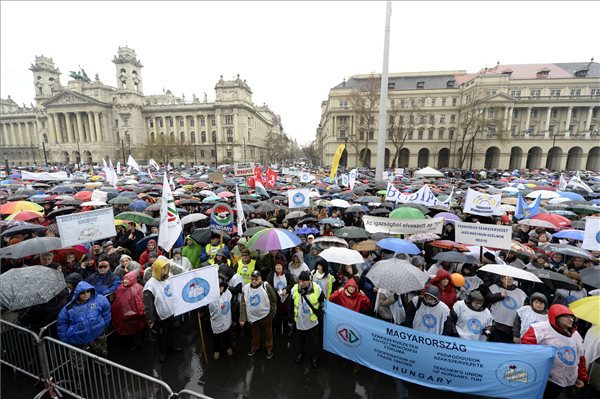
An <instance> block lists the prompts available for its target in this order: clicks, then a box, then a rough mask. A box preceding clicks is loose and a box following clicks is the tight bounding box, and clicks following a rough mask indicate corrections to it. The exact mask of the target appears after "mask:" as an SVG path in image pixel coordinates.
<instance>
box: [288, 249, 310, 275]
mask: <svg viewBox="0 0 600 399" xmlns="http://www.w3.org/2000/svg"><path fill="white" fill-rule="evenodd" d="M287 271H288V272H290V274H291V275H292V277H293V278H294V283H297V282H298V276H299V275H300V273H302V272H304V271H306V272H310V270H309V268H308V266H307V265H306V263H304V256H303V255H302V252H296V253H294V254H293V255H292V261H291V262H290V263H289V264H288V267H287Z"/></svg>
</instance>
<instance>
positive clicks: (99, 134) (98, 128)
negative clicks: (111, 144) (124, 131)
mask: <svg viewBox="0 0 600 399" xmlns="http://www.w3.org/2000/svg"><path fill="white" fill-rule="evenodd" d="M93 114H94V130H95V132H96V142H98V141H102V127H101V126H100V113H99V112H93Z"/></svg>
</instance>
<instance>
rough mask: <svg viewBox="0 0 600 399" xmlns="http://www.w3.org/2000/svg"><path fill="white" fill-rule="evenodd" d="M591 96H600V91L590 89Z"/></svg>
mask: <svg viewBox="0 0 600 399" xmlns="http://www.w3.org/2000/svg"><path fill="white" fill-rule="evenodd" d="M590 94H591V95H592V96H600V89H592V91H591V92H590Z"/></svg>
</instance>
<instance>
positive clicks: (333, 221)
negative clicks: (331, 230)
mask: <svg viewBox="0 0 600 399" xmlns="http://www.w3.org/2000/svg"><path fill="white" fill-rule="evenodd" d="M319 223H320V224H330V225H332V226H336V227H342V226H344V221H343V220H341V219H338V218H325V219H321V220H320V221H319Z"/></svg>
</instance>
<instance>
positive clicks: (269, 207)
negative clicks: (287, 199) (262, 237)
mask: <svg viewBox="0 0 600 399" xmlns="http://www.w3.org/2000/svg"><path fill="white" fill-rule="evenodd" d="M276 209H278V208H277V206H276V205H275V204H272V203H270V202H262V203H261V204H260V205H258V206H257V207H256V212H258V213H267V212H274V211H275V210H276Z"/></svg>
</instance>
